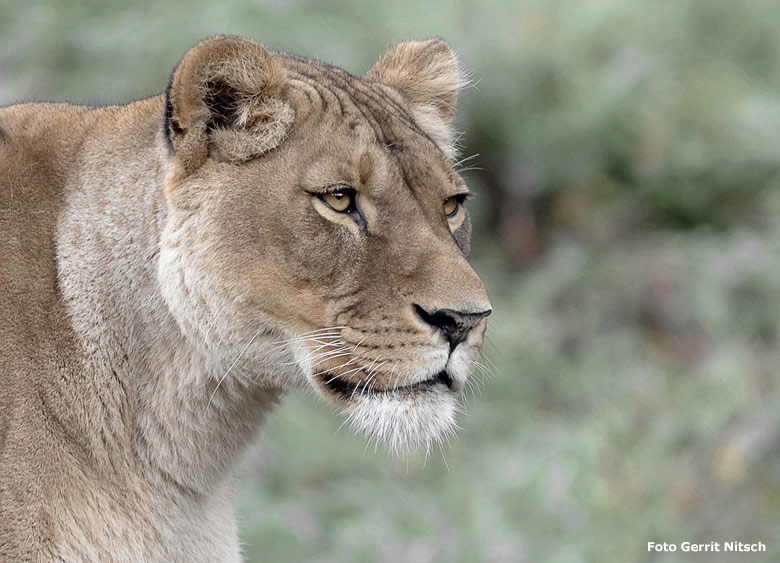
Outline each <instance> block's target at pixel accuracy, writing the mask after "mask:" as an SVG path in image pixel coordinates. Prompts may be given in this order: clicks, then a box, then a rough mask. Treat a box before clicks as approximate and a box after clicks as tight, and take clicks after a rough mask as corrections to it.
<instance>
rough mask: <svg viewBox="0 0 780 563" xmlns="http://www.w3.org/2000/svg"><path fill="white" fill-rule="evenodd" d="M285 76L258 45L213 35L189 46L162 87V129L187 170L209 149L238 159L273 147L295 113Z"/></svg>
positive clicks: (282, 136) (192, 168) (284, 132)
mask: <svg viewBox="0 0 780 563" xmlns="http://www.w3.org/2000/svg"><path fill="white" fill-rule="evenodd" d="M286 85H287V75H286V72H285V70H284V68H283V67H282V66H281V65H280V64H279V63H278V62H277V61H276V60H275V59H274V56H273V54H272V53H270V52H269V51H268V50H266V48H265V47H263V46H262V45H261V44H259V43H257V42H255V41H252V40H249V39H243V38H239V37H215V38H212V39H207V40H205V41H202V42H201V43H198V44H197V45H196V46H195V47H193V48H192V49H190V50H189V51H188V52H187V54H185V55H184V58H183V59H182V61H181V62H180V63H179V66H177V67H176V69H175V70H174V72H173V75H172V77H171V81H170V84H169V85H168V91H167V103H166V132H167V134H168V138H169V139H170V141H171V145H172V147H173V150H174V154H175V155H176V156H177V157H178V159H179V161H180V162H181V163H182V164H183V165H184V168H185V170H186V171H187V173H189V172H192V171H194V170H195V169H197V168H198V167H199V166H200V165H202V164H203V162H204V161H205V160H206V158H208V156H209V155H210V154H211V153H212V151H213V152H215V153H217V154H218V155H219V156H220V157H221V158H223V159H226V160H229V161H233V162H238V161H243V160H247V159H249V158H252V157H256V156H259V155H260V154H262V153H264V152H267V151H269V150H271V149H273V148H274V147H276V146H278V145H279V143H281V142H282V140H283V139H284V137H285V136H286V135H287V131H288V130H289V128H290V126H291V125H292V122H293V119H294V114H293V110H292V108H290V106H289V105H288V104H287V103H286V102H285V96H286Z"/></svg>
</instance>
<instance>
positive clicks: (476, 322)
mask: <svg viewBox="0 0 780 563" xmlns="http://www.w3.org/2000/svg"><path fill="white" fill-rule="evenodd" d="M226 42H227V44H226ZM247 44H249V45H247ZM215 51H216V52H215ZM188 58H190V59H193V60H188ZM235 60H240V65H238V66H235V65H234V67H231V66H230V64H229V63H230V62H231V61H235ZM247 61H249V63H248V62H247ZM253 64H254V66H253ZM415 64H416V65H417V66H415ZM420 64H422V65H423V66H422V67H420V66H419V65H420ZM410 65H411V68H407V67H409V66H410ZM421 68H422V70H421ZM236 69H238V70H236ZM453 69H454V70H453ZM408 72H412V73H414V76H413V77H412V78H413V79H410V78H409V76H408ZM426 72H428V75H426ZM453 72H454V76H453ZM231 73H233V74H231ZM250 73H253V74H252V76H254V77H255V80H256V81H260V83H259V84H247V81H248V80H249V81H250V82H251V80H250V78H252V76H250V77H249V78H247V76H248V75H249V74H250ZM258 76H259V77H260V78H257V77H258ZM458 80H459V79H458V76H457V64H456V63H455V62H454V58H453V57H452V53H451V51H450V50H449V48H448V47H447V46H446V44H444V43H443V42H441V41H437V40H435V41H429V42H424V43H414V44H409V43H405V44H401V45H399V46H397V47H396V48H395V49H393V50H391V51H390V52H388V53H387V54H385V56H384V57H383V58H382V59H381V60H380V62H379V63H377V65H376V66H375V67H374V68H373V69H372V70H371V71H369V73H368V74H367V75H366V76H365V77H362V78H358V77H354V76H351V75H349V74H347V73H346V72H344V71H341V70H339V69H334V68H332V67H329V66H327V65H324V64H322V63H318V62H315V61H310V60H306V59H300V58H297V57H292V56H288V55H283V54H278V53H276V54H273V55H272V54H270V53H268V52H267V51H265V50H264V49H262V47H260V46H259V45H257V44H255V43H252V42H248V41H246V40H237V39H233V38H218V39H214V40H209V41H207V42H204V43H202V44H200V45H199V46H197V47H195V48H194V49H193V50H192V51H191V52H190V53H188V55H187V56H186V57H185V59H184V60H183V61H182V63H181V64H180V66H179V68H178V69H177V71H176V72H175V73H174V76H173V78H172V83H171V87H170V89H169V100H170V103H169V116H168V118H169V119H170V124H169V134H170V136H171V144H172V151H171V153H172V154H171V160H172V166H171V172H170V174H169V178H168V181H167V185H166V196H167V198H168V202H169V216H168V218H167V224H166V227H165V230H164V234H163V239H162V241H161V260H160V269H159V273H160V276H159V277H160V282H161V284H162V286H163V289H164V294H165V297H166V302H167V303H168V305H169V307H170V308H171V311H172V312H173V314H174V317H175V318H176V319H177V321H178V322H179V324H180V326H181V328H182V330H183V331H184V332H185V333H186V334H187V335H188V336H189V337H190V338H191V339H193V340H194V341H196V342H198V343H199V345H200V346H201V347H202V349H203V350H204V352H205V353H207V354H209V355H210V356H212V357H213V358H215V360H214V365H215V374H214V375H215V379H216V381H217V382H216V384H215V386H214V390H213V394H215V396H217V397H218V395H219V392H220V390H219V388H220V386H223V387H225V388H226V389H227V388H229V387H230V386H237V385H238V386H241V385H252V384H260V385H272V386H277V387H283V388H284V387H291V386H297V385H308V386H312V387H313V388H314V389H316V391H317V392H318V393H319V394H320V395H321V396H323V397H324V398H325V399H327V400H328V401H330V402H332V403H334V404H336V405H338V406H340V407H342V408H343V409H344V410H345V411H346V413H347V414H348V416H349V419H350V421H351V422H352V424H353V426H354V427H355V428H356V429H357V430H360V431H363V432H365V433H367V434H368V435H369V436H371V437H372V438H375V439H377V440H381V441H385V442H388V443H389V444H390V445H391V447H393V448H396V447H401V446H421V447H428V446H430V444H431V443H432V442H435V441H438V440H441V439H442V438H443V437H445V436H446V435H447V434H448V433H449V432H451V431H452V429H453V428H454V427H455V412H456V410H457V405H458V402H457V394H458V392H459V391H460V390H462V389H463V387H464V385H465V384H466V382H467V379H468V377H469V376H470V374H471V373H472V372H473V371H474V368H475V365H476V363H477V362H478V359H479V354H480V349H481V345H482V339H483V335H484V332H485V327H486V320H485V317H487V315H489V314H490V303H489V300H488V297H487V294H486V292H485V289H484V286H483V284H482V282H481V281H480V279H479V277H478V276H477V275H476V273H475V272H474V271H473V269H472V268H471V267H470V266H469V264H468V262H467V259H466V258H467V255H468V253H469V249H470V237H471V225H470V219H469V214H468V211H467V209H466V208H465V206H464V205H463V204H464V202H465V200H466V199H467V198H468V196H469V191H468V188H467V187H466V185H465V183H464V182H463V180H462V179H461V178H460V177H459V176H458V175H457V174H456V173H455V172H454V171H453V169H452V166H451V164H450V160H449V159H448V156H447V154H448V153H449V152H450V151H451V147H450V145H449V141H448V139H447V134H448V133H447V127H448V125H449V123H450V121H451V118H452V114H451V112H452V106H453V105H454V95H455V91H456V89H457V83H458ZM426 88H428V91H426ZM247 90H248V91H250V92H253V93H254V94H253V95H254V98H253V97H252V96H249V95H248V94H247V93H246V91H247ZM193 91H194V93H193ZM193 100H194V101H193ZM188 104H189V106H188ZM199 104H200V105H199ZM242 104H243V105H242ZM201 106H202V107H201ZM247 106H248V107H247ZM253 112H254V113H253ZM198 115H200V120H198V117H197V116H198ZM193 116H194V117H193ZM280 131H281V133H280ZM198 143H200V144H198ZM203 143H205V147H204V146H202V144H203ZM252 146H254V147H256V148H255V149H254V152H253V150H252V149H251V147H252ZM247 147H250V148H249V149H248V148H247ZM247 154H248V155H249V156H247ZM217 400H218V399H217Z"/></svg>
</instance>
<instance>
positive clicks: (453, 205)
mask: <svg viewBox="0 0 780 563" xmlns="http://www.w3.org/2000/svg"><path fill="white" fill-rule="evenodd" d="M459 204H460V202H459V201H458V196H452V197H448V198H447V199H445V200H444V214H445V215H446V216H447V217H450V218H452V217H455V215H456V214H457V213H458V207H459Z"/></svg>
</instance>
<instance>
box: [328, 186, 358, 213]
mask: <svg viewBox="0 0 780 563" xmlns="http://www.w3.org/2000/svg"><path fill="white" fill-rule="evenodd" d="M319 198H320V199H321V200H322V201H323V202H325V205H327V206H328V207H330V208H331V209H332V210H333V211H338V212H339V213H346V212H347V211H349V210H350V209H351V208H353V207H354V203H355V190H353V189H351V188H344V189H341V190H338V191H335V192H329V193H326V194H322V195H320V196H319Z"/></svg>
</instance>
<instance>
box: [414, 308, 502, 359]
mask: <svg viewBox="0 0 780 563" xmlns="http://www.w3.org/2000/svg"><path fill="white" fill-rule="evenodd" d="M412 306H413V307H414V310H415V312H416V313H417V315H418V316H419V317H420V318H421V319H422V320H424V321H425V322H426V323H428V324H429V325H431V326H432V327H434V328H435V329H437V330H440V331H441V333H442V334H443V335H444V337H445V338H446V339H447V342H449V343H450V350H452V349H454V348H455V346H457V345H458V344H460V343H461V342H463V341H464V340H465V339H466V337H467V336H468V334H469V332H470V331H471V329H473V328H474V327H475V326H477V324H479V321H481V320H482V319H483V318H485V317H487V316H488V315H489V314H490V313H492V312H493V310H492V309H484V310H481V311H456V310H455V309H435V310H432V311H426V310H425V309H423V308H422V307H420V306H419V305H417V304H416V303H415V304H414V305H412Z"/></svg>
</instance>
